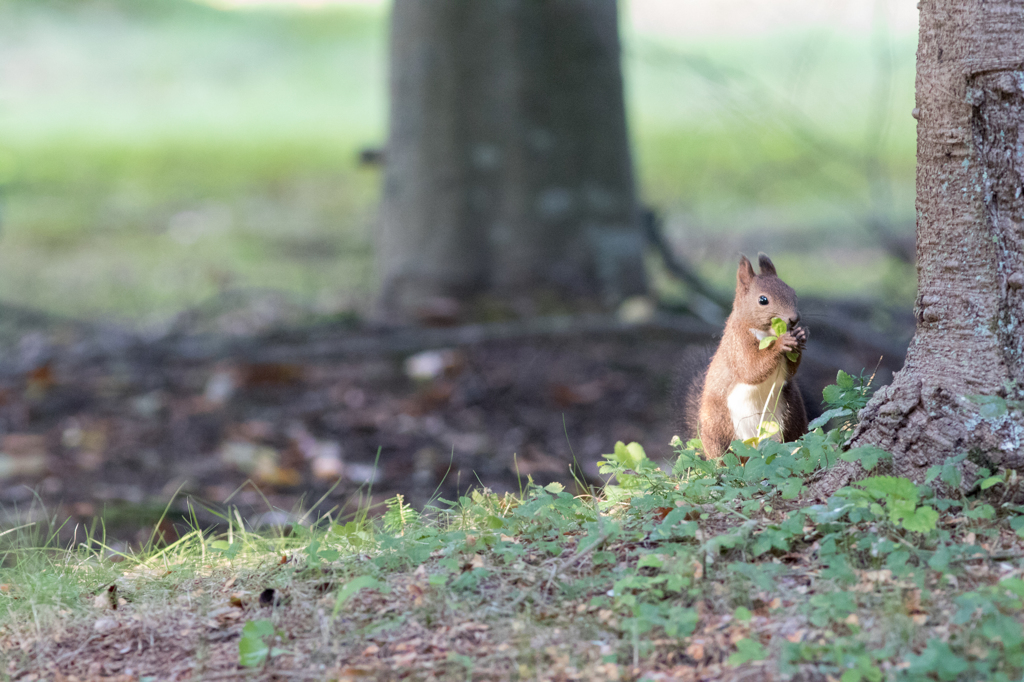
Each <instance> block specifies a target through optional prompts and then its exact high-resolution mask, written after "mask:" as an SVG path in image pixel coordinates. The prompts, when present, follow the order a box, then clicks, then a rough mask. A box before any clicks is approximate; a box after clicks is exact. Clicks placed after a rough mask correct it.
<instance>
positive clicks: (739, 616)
mask: <svg viewBox="0 0 1024 682" xmlns="http://www.w3.org/2000/svg"><path fill="white" fill-rule="evenodd" d="M732 617H733V618H735V619H736V620H739V621H744V622H745V621H748V620H750V619H751V618H753V617H754V614H753V613H751V612H750V609H748V608H747V607H745V606H737V607H736V610H735V611H734V612H733V614H732Z"/></svg>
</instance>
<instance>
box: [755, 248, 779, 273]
mask: <svg viewBox="0 0 1024 682" xmlns="http://www.w3.org/2000/svg"><path fill="white" fill-rule="evenodd" d="M757 265H758V267H759V268H761V274H762V275H772V276H773V277H778V274H777V273H776V272H775V264H774V263H772V259H771V258H769V257H768V256H766V255H764V254H763V253H759V254H757Z"/></svg>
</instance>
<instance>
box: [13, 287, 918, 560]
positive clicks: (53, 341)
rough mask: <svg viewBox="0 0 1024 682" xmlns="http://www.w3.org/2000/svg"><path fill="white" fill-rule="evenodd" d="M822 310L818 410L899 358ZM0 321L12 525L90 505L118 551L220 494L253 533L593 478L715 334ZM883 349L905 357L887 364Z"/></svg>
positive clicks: (219, 503)
mask: <svg viewBox="0 0 1024 682" xmlns="http://www.w3.org/2000/svg"><path fill="white" fill-rule="evenodd" d="M815 305H816V304H814V303H813V302H812V303H805V305H804V307H805V309H808V308H809V312H808V311H806V310H805V316H804V317H805V319H809V320H810V322H809V325H810V328H811V334H812V340H811V344H810V347H809V349H808V352H807V353H806V355H805V360H804V363H803V365H802V367H801V371H800V380H801V383H802V385H803V386H804V389H805V392H806V393H807V394H808V397H809V400H810V402H811V403H813V404H818V403H819V401H820V395H821V389H822V388H823V387H824V386H825V385H827V384H829V383H832V382H833V381H834V379H835V375H836V371H837V370H838V369H845V370H847V371H849V372H851V373H853V374H855V375H856V374H858V373H859V372H860V371H861V370H862V369H866V370H867V371H868V373H869V374H870V373H872V372H873V371H875V370H876V369H877V371H878V377H877V379H876V381H877V382H882V383H884V382H886V381H887V377H888V376H891V372H892V371H895V370H896V369H898V368H899V366H900V364H901V363H902V356H901V354H900V353H899V349H900V347H901V346H900V344H901V343H902V348H905V347H906V338H908V337H909V330H910V327H909V324H908V321H907V320H903V321H902V322H899V323H897V326H896V327H894V328H895V329H896V330H897V331H896V332H895V335H896V336H897V339H896V340H888V339H885V338H884V336H883V334H881V333H873V332H869V336H868V337H867V341H865V342H864V343H861V344H858V343H857V342H856V338H858V337H854V338H853V339H851V338H850V337H849V336H844V335H843V334H844V333H845V332H849V331H851V327H852V328H854V329H853V331H855V329H856V328H864V329H870V321H869V320H867V319H864V320H859V321H855V322H851V321H850V320H851V319H854V318H852V317H849V316H848V317H840V318H838V321H837V320H836V319H834V318H835V315H837V314H838V313H837V311H840V310H844V308H843V307H842V306H839V305H834V306H826V305H824V304H817V306H818V308H819V309H820V311H823V312H819V313H815V312H814V308H815ZM846 312H849V313H850V315H855V314H856V313H857V312H858V311H857V310H856V309H850V310H848V311H846ZM232 314H238V312H237V311H233V312H230V313H222V314H221V317H228V316H230V315H232ZM829 315H832V317H831V318H830V317H829ZM5 319H6V323H5V324H6V326H5V327H4V328H2V329H0V344H2V345H3V346H5V347H6V352H4V353H3V354H2V355H0V434H2V435H0V506H2V509H3V511H4V513H6V515H7V517H8V518H7V520H6V525H19V524H20V523H25V522H32V521H40V520H43V519H50V520H53V519H59V520H61V521H62V522H63V521H67V522H66V523H65V524H64V526H63V529H62V531H61V537H62V539H63V540H71V539H72V538H73V537H74V536H75V533H76V529H78V530H77V532H79V533H81V531H82V530H83V529H84V528H88V527H90V525H91V524H94V523H95V521H96V519H99V518H102V519H103V523H104V524H105V528H104V530H105V533H106V534H107V536H108V537H109V539H110V542H111V543H113V544H114V546H115V547H116V548H118V549H122V550H123V549H125V548H127V547H129V546H131V544H132V543H133V542H134V544H135V545H136V546H137V545H138V544H140V543H141V542H144V541H145V539H146V538H148V537H149V536H150V534H151V533H152V531H153V525H154V524H155V523H157V522H158V521H160V520H161V519H163V521H162V528H161V533H164V534H166V535H167V537H172V536H177V535H178V534H179V533H181V532H182V531H183V529H184V528H185V527H186V526H187V524H186V522H185V521H186V519H187V518H189V517H190V516H192V515H196V516H197V517H198V520H199V522H200V523H202V524H203V525H205V526H210V525H215V524H217V523H223V514H224V513H225V512H226V511H227V510H228V508H229V507H230V508H232V509H234V510H238V511H237V512H233V513H241V514H242V517H243V518H244V519H245V521H246V524H247V527H249V528H253V529H259V528H272V527H286V526H289V525H290V524H291V523H292V522H294V521H296V520H298V519H300V518H306V519H309V518H313V519H315V518H317V517H319V516H322V515H324V514H326V513H328V512H329V511H332V510H333V512H334V514H335V515H337V513H338V510H339V509H341V508H345V509H347V511H349V512H351V511H352V510H353V509H354V508H358V507H361V506H365V505H366V504H367V503H370V504H371V506H372V504H377V503H380V502H381V501H383V500H384V499H387V498H389V497H393V496H394V495H395V494H399V493H400V494H402V495H404V496H405V499H407V500H409V501H410V502H412V503H413V504H414V506H417V507H422V506H423V505H424V504H425V503H427V502H428V501H429V500H431V499H432V498H434V497H436V496H437V495H441V496H442V497H446V498H448V499H454V497H455V496H457V495H458V494H460V493H464V492H465V491H467V490H469V489H470V488H473V487H487V488H489V489H491V490H494V491H496V492H506V491H508V492H513V491H518V490H520V488H521V485H522V483H523V482H525V481H526V479H527V477H532V479H533V480H534V481H536V482H538V483H540V484H547V483H550V482H552V481H559V482H561V483H563V484H565V485H573V484H574V478H580V479H581V480H583V481H586V482H587V483H589V484H600V483H601V482H602V478H603V477H601V476H600V475H599V473H598V471H597V461H598V460H599V458H600V456H601V455H602V453H605V452H610V451H611V449H612V448H613V447H614V445H615V443H616V442H617V441H623V442H627V443H628V442H631V441H636V442H639V443H641V444H643V445H644V447H645V448H647V451H648V452H649V454H650V457H651V458H652V459H654V460H657V461H668V460H669V458H670V456H671V454H672V453H671V449H670V447H669V441H670V440H671V438H672V437H673V436H674V435H676V434H677V433H678V432H679V427H680V420H679V414H678V405H679V395H678V386H679V384H680V375H681V374H685V373H686V372H687V371H692V369H693V367H692V365H693V363H692V362H691V361H688V359H687V358H688V357H689V356H692V355H693V349H694V348H698V349H700V348H707V347H710V346H711V345H712V344H714V343H715V340H716V334H717V333H718V331H717V330H716V329H715V328H714V327H713V326H711V325H707V324H704V323H702V322H700V321H697V320H694V319H692V318H685V317H677V316H671V315H663V316H659V317H657V318H656V319H654V320H652V321H650V322H649V323H646V324H641V325H626V324H622V323H619V322H617V321H616V320H615V319H614V318H603V317H577V318H562V317H556V318H548V319H541V320H535V321H533V322H505V323H492V324H483V325H467V326H462V327H452V328H425V329H410V328H405V329H401V328H394V329H387V328H379V327H372V326H368V325H362V326H360V325H358V324H356V323H353V322H345V321H341V322H337V321H336V322H333V323H326V324H320V325H314V326H306V327H298V328H292V329H291V330H285V331H282V330H280V329H269V330H265V331H263V332H261V333H257V334H251V335H247V336H237V335H236V336H228V335H225V334H218V333H181V332H178V333H174V334H167V335H164V336H162V337H160V338H148V339H147V338H144V337H141V336H139V335H136V334H130V333H127V332H124V331H123V330H117V329H113V328H96V327H87V326H84V325H76V324H73V323H69V322H66V321H60V320H56V321H55V320H52V319H49V318H44V317H41V316H37V315H33V314H29V313H24V312H19V311H16V310H10V311H7V314H6V315H5ZM815 320H817V323H818V330H817V331H816V330H815ZM900 325H901V326H900ZM193 328H194V329H201V330H207V329H215V328H217V325H216V324H203V325H194V326H193ZM836 329H839V330H840V331H841V332H842V333H836V331H835V330H836ZM901 337H902V338H901ZM860 338H865V337H860ZM887 348H889V349H891V348H895V349H897V350H895V351H893V352H891V353H889V354H888V355H887V356H886V357H881V356H882V355H883V353H885V351H886V350H887ZM683 435H685V434H683ZM574 462H575V464H576V470H575V474H573V472H571V471H570V465H571V464H573V463H574ZM368 494H369V495H371V497H372V499H364V497H365V495H368Z"/></svg>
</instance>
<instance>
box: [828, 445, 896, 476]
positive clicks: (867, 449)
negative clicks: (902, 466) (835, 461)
mask: <svg viewBox="0 0 1024 682" xmlns="http://www.w3.org/2000/svg"><path fill="white" fill-rule="evenodd" d="M839 458H840V459H841V460H843V461H844V462H858V461H859V462H860V465H861V466H862V467H864V470H865V471H871V470H872V469H874V468H875V467H876V466H877V465H878V460H880V459H892V454H891V453H888V452H886V451H885V450H882V449H881V448H876V447H875V446H874V445H864V446H861V447H859V448H850V449H849V450H847V451H846V452H844V453H843V454H841V455H839Z"/></svg>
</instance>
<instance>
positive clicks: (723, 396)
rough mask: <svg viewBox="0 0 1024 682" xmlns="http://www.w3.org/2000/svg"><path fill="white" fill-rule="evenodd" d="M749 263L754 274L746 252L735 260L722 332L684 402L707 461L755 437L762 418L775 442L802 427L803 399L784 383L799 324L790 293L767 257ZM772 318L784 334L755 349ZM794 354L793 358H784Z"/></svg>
mask: <svg viewBox="0 0 1024 682" xmlns="http://www.w3.org/2000/svg"><path fill="white" fill-rule="evenodd" d="M757 261H758V266H759V267H760V269H761V274H760V275H757V274H754V268H753V266H751V264H750V261H749V260H748V259H747V257H746V256H742V257H741V258H740V266H739V270H737V272H736V298H735V299H734V300H733V304H732V313H731V314H730V315H729V318H728V319H727V320H726V321H725V332H724V333H723V334H722V340H721V342H720V343H719V344H718V349H717V350H716V351H715V354H714V356H713V357H712V358H711V362H710V364H709V365H708V367H707V370H706V371H705V372H702V373H700V374H699V375H698V376H697V377H696V381H695V384H694V386H693V388H692V389H691V392H690V397H689V399H688V403H689V404H688V409H687V415H686V417H687V422H688V426H689V427H690V433H691V434H693V435H699V436H700V438H701V441H702V443H703V445H704V454H705V455H706V456H707V457H708V458H713V459H718V458H720V457H722V456H723V455H724V454H725V451H726V450H728V449H729V445H730V444H731V443H732V441H734V440H746V439H748V438H752V437H754V436H757V435H758V427H759V425H760V424H761V423H762V421H764V422H770V421H771V422H776V423H777V424H778V425H779V427H780V428H779V431H780V434H781V437H782V440H783V441H791V440H794V439H796V438H799V437H800V436H802V435H803V434H804V433H806V432H807V412H806V410H805V408H804V402H803V398H802V396H801V395H800V388H799V387H798V386H797V385H796V382H795V381H792V378H793V375H794V374H796V371H797V369H798V368H799V367H800V359H801V356H802V351H803V349H804V346H805V345H806V343H807V337H808V334H807V329H806V328H805V327H800V326H798V324H799V323H800V313H799V311H798V310H797V305H796V293H795V292H794V291H793V289H792V288H791V287H790V286H789V285H788V284H786V283H785V282H783V281H782V280H781V279H779V277H778V274H777V273H776V272H775V265H773V264H772V261H771V259H769V258H768V256H766V255H764V254H759V255H758V259H757ZM776 317H777V318H781V319H782V320H783V321H784V322H786V333H785V334H782V335H781V336H780V337H779V338H777V339H776V340H774V341H772V342H771V344H770V345H768V346H767V347H766V348H764V349H761V348H759V345H760V343H761V340H762V339H764V338H766V337H768V336H774V335H775V332H773V331H772V319H773V318H776ZM794 352H795V353H796V355H795V356H794V357H795V358H796V359H795V360H793V359H791V358H790V357H787V353H794ZM777 437H778V436H776V438H777Z"/></svg>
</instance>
